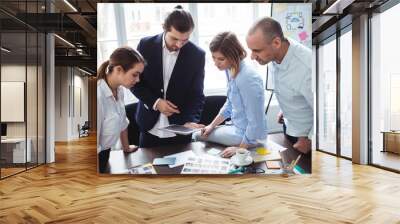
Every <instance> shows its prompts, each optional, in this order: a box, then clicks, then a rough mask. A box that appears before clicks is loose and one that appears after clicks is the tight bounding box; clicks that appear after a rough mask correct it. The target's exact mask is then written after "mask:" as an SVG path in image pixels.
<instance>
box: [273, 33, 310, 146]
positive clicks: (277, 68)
mask: <svg viewBox="0 0 400 224" xmlns="http://www.w3.org/2000/svg"><path fill="white" fill-rule="evenodd" d="M288 39H289V38H288ZM289 43H290V45H289V49H288V51H287V53H286V55H285V57H284V58H283V60H282V62H281V63H280V64H278V63H276V62H272V63H270V64H269V65H268V67H269V69H270V71H271V74H272V75H273V78H274V93H275V94H276V98H277V99H278V102H279V106H280V108H281V110H282V112H283V116H284V119H285V124H286V127H287V129H286V133H287V134H288V135H290V136H294V137H307V136H308V137H309V138H310V139H311V135H312V127H313V122H314V95H313V92H312V89H311V85H312V83H311V73H312V70H311V59H312V52H311V49H308V48H307V47H305V46H303V45H302V44H300V43H298V42H296V41H295V40H292V39H289Z"/></svg>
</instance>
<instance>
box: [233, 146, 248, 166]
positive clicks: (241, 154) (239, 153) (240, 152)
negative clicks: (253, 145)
mask: <svg viewBox="0 0 400 224" xmlns="http://www.w3.org/2000/svg"><path fill="white" fill-rule="evenodd" d="M249 154H250V151H249V150H247V149H245V148H238V149H237V150H236V158H237V161H238V162H239V163H243V162H245V161H246V158H247V157H248V156H249Z"/></svg>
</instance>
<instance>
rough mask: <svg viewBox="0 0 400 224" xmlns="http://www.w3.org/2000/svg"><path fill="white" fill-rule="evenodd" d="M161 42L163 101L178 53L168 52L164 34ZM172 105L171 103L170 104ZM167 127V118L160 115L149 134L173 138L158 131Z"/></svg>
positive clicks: (168, 133) (172, 135) (154, 107)
mask: <svg viewBox="0 0 400 224" xmlns="http://www.w3.org/2000/svg"><path fill="white" fill-rule="evenodd" d="M162 38H163V42H162V49H163V51H162V60H163V61H162V62H163V63H162V64H163V81H164V91H163V93H164V99H165V98H166V95H167V88H168V83H169V80H170V79H171V74H172V71H173V70H174V66H175V63H176V59H177V58H178V55H179V51H169V50H168V48H167V46H166V43H165V34H163V36H162ZM159 100H160V99H158V100H156V102H155V103H154V105H153V110H156V105H157V103H158V102H159ZM172 103H173V102H172ZM168 125H169V121H168V117H167V116H165V115H164V114H162V113H160V116H159V117H158V120H157V123H156V124H155V125H154V127H153V128H152V129H151V130H149V133H150V134H152V135H155V136H158V137H159V138H170V137H175V136H176V135H175V134H174V133H171V132H166V131H162V130H159V128H163V127H165V126H168Z"/></svg>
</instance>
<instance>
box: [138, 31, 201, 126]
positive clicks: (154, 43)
mask: <svg viewBox="0 0 400 224" xmlns="http://www.w3.org/2000/svg"><path fill="white" fill-rule="evenodd" d="M162 36H163V35H162V34H159V35H156V36H151V37H145V38H143V39H141V40H140V42H139V45H138V47H137V49H138V51H139V52H140V53H141V54H142V55H143V57H144V58H145V59H146V62H147V65H146V66H145V68H144V71H143V73H142V74H141V75H140V82H139V83H137V84H136V85H135V86H134V87H133V88H132V89H131V91H132V93H133V94H134V95H135V96H136V97H137V98H138V99H139V103H138V107H137V110H136V116H135V118H136V122H137V124H138V126H139V129H140V131H141V132H146V131H148V130H150V129H152V128H153V127H154V125H155V124H156V122H157V120H158V117H159V114H160V112H159V111H155V110H153V105H154V103H155V101H156V100H157V99H158V98H163V97H164V94H163V91H165V90H164V85H163V66H162ZM204 64H205V52H204V51H203V50H202V49H200V48H199V47H197V46H196V45H194V44H193V43H192V42H190V41H189V42H188V43H186V44H185V45H184V46H183V47H182V48H181V49H180V51H179V55H178V58H177V60H176V64H175V66H174V69H173V71H172V74H171V78H170V81H169V83H168V87H167V90H166V91H167V94H166V99H167V100H169V101H171V102H172V103H173V104H175V105H176V106H178V108H179V111H180V114H173V115H171V116H169V117H168V120H169V123H170V124H180V125H183V124H185V123H186V122H199V120H200V115H201V112H202V110H203V105H204V93H203V89H204Z"/></svg>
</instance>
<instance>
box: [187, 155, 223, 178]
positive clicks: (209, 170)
mask: <svg viewBox="0 0 400 224" xmlns="http://www.w3.org/2000/svg"><path fill="white" fill-rule="evenodd" d="M230 166H231V164H230V160H229V159H222V158H216V157H211V156H207V157H199V156H196V157H189V158H188V160H187V162H186V163H185V165H184V166H183V169H182V172H181V174H227V173H228V171H229V168H230Z"/></svg>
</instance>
